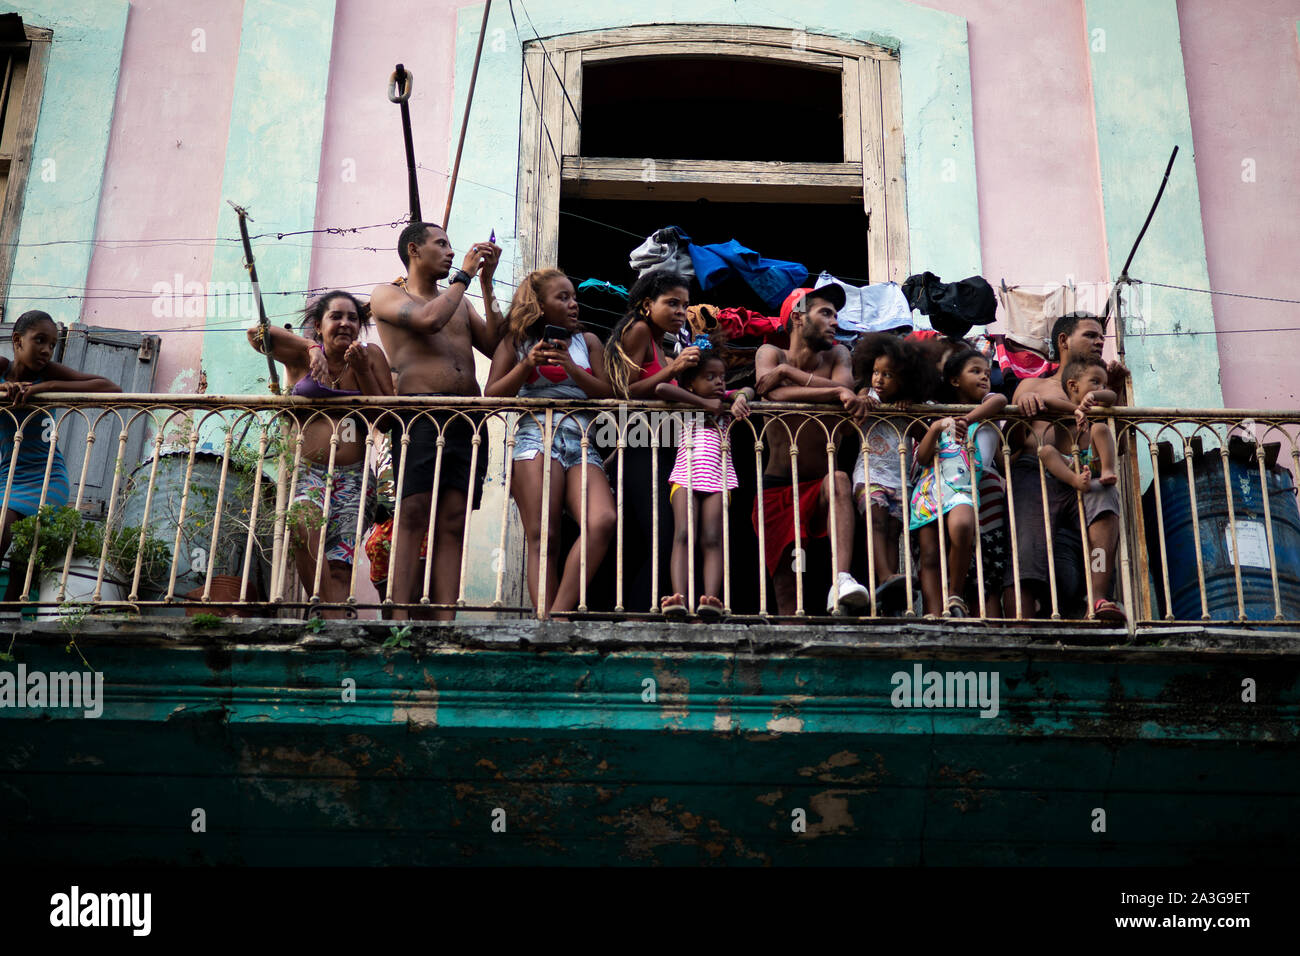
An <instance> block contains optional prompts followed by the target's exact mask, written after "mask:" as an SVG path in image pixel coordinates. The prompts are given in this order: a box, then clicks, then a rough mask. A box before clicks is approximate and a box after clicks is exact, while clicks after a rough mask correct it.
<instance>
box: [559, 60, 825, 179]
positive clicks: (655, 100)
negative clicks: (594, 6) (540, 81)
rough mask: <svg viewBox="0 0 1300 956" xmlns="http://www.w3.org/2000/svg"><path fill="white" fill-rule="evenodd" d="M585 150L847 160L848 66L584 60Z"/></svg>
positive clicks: (664, 155)
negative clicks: (844, 87) (843, 74)
mask: <svg viewBox="0 0 1300 956" xmlns="http://www.w3.org/2000/svg"><path fill="white" fill-rule="evenodd" d="M582 87H583V89H584V90H585V91H586V96H585V97H584V99H583V104H582V117H583V118H582V132H581V154H582V155H583V156H611V157H613V156H619V157H634V158H638V159H639V158H641V157H643V156H651V157H655V158H657V159H735V160H742V161H745V162H755V161H764V160H774V161H781V162H806V163H838V162H841V161H842V160H843V158H844V127H843V124H842V123H841V122H840V113H841V112H842V110H843V96H842V91H841V82H840V73H839V71H838V70H827V69H816V68H809V67H804V66H798V65H795V64H791V63H781V62H775V61H772V60H759V59H754V58H744V57H721V56H715V57H710V58H708V59H703V58H697V57H677V56H669V57H639V58H637V59H632V60H612V61H607V62H597V63H592V64H590V65H587V66H584V69H583V79H582Z"/></svg>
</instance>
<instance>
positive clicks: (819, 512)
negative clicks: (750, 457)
mask: <svg viewBox="0 0 1300 956" xmlns="http://www.w3.org/2000/svg"><path fill="white" fill-rule="evenodd" d="M768 480H769V479H768V478H767V476H764V481H763V483H764V488H763V522H764V524H765V525H766V527H765V528H764V529H763V532H764V540H763V543H764V555H763V556H764V558H765V559H766V561H767V570H768V573H769V574H773V575H775V574H776V569H777V566H778V565H779V564H780V563H781V555H783V554H784V553H785V549H786V548H788V547H790V546H791V545H792V544H794V488H793V486H791V485H775V486H773V487H767V482H768ZM825 480H826V479H825V478H824V477H823V478H813V479H812V480H811V481H801V482H799V539H800V541H801V542H803V541H807V540H808V539H809V538H824V537H826V536H827V535H829V534H830V526H829V524H828V522H827V520H826V519H827V512H828V511H829V510H830V509H828V508H824V507H822V505H821V502H820V498H821V493H822V483H823V482H824V481H825ZM753 518H754V533H755V534H757V533H758V499H757V498H755V499H754V514H753Z"/></svg>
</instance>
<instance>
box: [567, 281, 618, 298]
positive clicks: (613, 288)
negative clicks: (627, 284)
mask: <svg viewBox="0 0 1300 956" xmlns="http://www.w3.org/2000/svg"><path fill="white" fill-rule="evenodd" d="M593 290H599V291H601V292H609V293H611V294H613V295H616V296H618V297H619V298H620V299H622V300H623V301H624V302H626V301H627V294H628V293H627V289H625V288H623V287H622V286H621V285H615V284H614V283H612V282H606V281H605V280H604V279H583V280H582V281H581V282H579V283H578V291H579V292H585V291H593Z"/></svg>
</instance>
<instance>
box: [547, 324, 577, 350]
mask: <svg viewBox="0 0 1300 956" xmlns="http://www.w3.org/2000/svg"><path fill="white" fill-rule="evenodd" d="M571 338H573V333H572V332H570V331H569V330H568V329H566V328H563V327H562V326H559V325H548V326H547V327H546V331H544V332H543V333H542V340H543V341H546V342H556V343H558V344H560V345H564V344H565V343H567V342H568V341H569V340H570V339H571Z"/></svg>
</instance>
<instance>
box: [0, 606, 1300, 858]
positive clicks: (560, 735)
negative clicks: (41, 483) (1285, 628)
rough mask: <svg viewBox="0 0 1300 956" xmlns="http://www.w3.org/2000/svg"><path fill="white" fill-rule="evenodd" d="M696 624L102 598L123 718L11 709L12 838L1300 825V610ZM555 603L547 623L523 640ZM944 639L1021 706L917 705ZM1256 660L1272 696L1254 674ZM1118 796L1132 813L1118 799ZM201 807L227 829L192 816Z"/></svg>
mask: <svg viewBox="0 0 1300 956" xmlns="http://www.w3.org/2000/svg"><path fill="white" fill-rule="evenodd" d="M137 630H138V629H137ZM682 630H683V629H681V628H672V627H667V626H660V627H653V626H649V627H647V628H646V629H644V630H643V631H642V632H639V633H638V635H637V636H635V637H634V636H632V635H630V634H625V633H623V632H622V631H621V630H620V629H619V627H618V626H617V625H613V626H601V625H589V626H586V627H584V628H583V629H582V634H583V635H585V638H582V639H578V638H563V637H558V636H557V638H556V639H555V640H554V641H551V640H550V638H549V635H550V633H551V632H552V631H554V632H556V635H558V634H559V633H560V632H561V631H564V632H565V633H567V629H562V628H557V627H549V628H537V627H536V626H534V625H529V624H526V623H519V624H514V625H489V626H478V625H467V626H458V627H454V628H448V627H435V628H431V629H430V630H429V631H428V633H429V634H430V635H441V639H439V638H437V637H435V638H434V639H433V640H432V641H429V642H426V639H425V638H423V637H422V638H421V639H420V641H419V644H418V645H417V648H416V650H415V651H414V652H408V651H391V652H389V651H383V650H381V649H380V648H379V647H378V640H380V639H381V638H382V637H383V636H384V630H383V629H382V628H381V627H378V626H375V627H374V628H373V629H371V630H370V631H364V632H363V631H360V630H359V629H357V628H353V627H338V628H332V629H331V633H332V634H334V636H333V637H331V633H326V634H321V635H304V636H302V637H301V638H300V639H299V640H297V641H296V642H295V641H291V642H290V643H288V644H283V643H280V644H277V643H274V642H272V643H263V644H248V645H242V646H241V645H235V644H227V643H221V642H222V641H223V640H226V639H228V638H233V637H234V632H233V629H232V631H231V634H230V635H228V636H223V635H221V634H219V633H212V632H208V633H207V634H205V636H204V637H203V638H202V640H203V641H204V643H203V644H199V643H195V642H194V641H192V640H191V641H187V640H185V639H179V638H178V636H177V635H175V634H170V635H167V636H163V635H161V634H157V635H150V634H146V633H139V634H133V631H132V629H131V628H130V627H127V628H124V629H120V630H117V631H109V630H107V629H105V628H104V627H103V626H101V627H100V628H99V630H98V631H96V632H95V633H88V634H83V635H82V636H81V639H80V640H79V642H78V643H79V646H80V647H81V649H82V651H83V652H84V653H85V654H86V656H87V658H88V659H89V660H90V661H91V663H92V665H93V666H94V667H95V668H96V669H100V670H102V671H103V672H104V674H105V684H104V686H105V692H106V693H105V700H104V711H103V716H102V717H100V718H99V719H96V720H86V719H84V718H82V717H80V716H77V715H72V714H68V713H64V712H58V713H55V712H40V711H31V710H14V709H9V708H3V709H0V721H8V722H10V723H9V729H10V730H12V731H20V732H4V733H0V836H2V837H3V838H4V840H5V842H6V848H7V852H8V854H9V858H10V859H12V860H15V861H26V860H36V859H39V860H42V861H44V862H46V863H49V862H54V861H62V860H67V861H71V860H76V861H78V862H81V863H87V862H91V863H98V862H123V861H135V862H145V863H160V862H182V861H184V862H194V863H209V864H210V863H232V864H275V863H286V862H290V861H292V862H293V863H294V864H295V865H338V864H344V863H352V864H363V865H364V864H412V863H419V864H440V865H446V864H537V863H546V864H562V865H563V864H571V865H594V864H601V863H604V864H611V863H612V864H625V865H644V864H664V865H692V864H709V863H728V864H750V865H754V864H757V865H765V864H818V863H820V864H840V865H891V864H918V863H930V864H938V865H959V864H985V865H987V864H989V863H996V864H1003V865H1014V864H1036V865H1097V864H1105V863H1111V864H1115V865H1124V864H1133V863H1139V862H1140V863H1145V864H1153V863H1162V864H1166V865H1177V864H1185V863H1188V862H1192V861H1197V862H1202V863H1204V862H1211V861H1215V862H1223V863H1231V862H1237V863H1241V862H1245V861H1247V860H1248V861H1250V862H1251V863H1252V864H1259V863H1264V862H1274V863H1281V862H1283V861H1285V860H1289V859H1293V858H1294V855H1295V853H1296V852H1297V851H1300V844H1298V843H1297V835H1296V831H1295V828H1294V826H1292V825H1291V818H1292V816H1293V814H1292V810H1293V807H1294V804H1295V800H1296V799H1297V796H1300V760H1297V759H1296V757H1297V748H1300V725H1298V724H1297V720H1296V702H1297V700H1300V659H1298V657H1297V651H1296V649H1295V646H1294V635H1290V636H1285V635H1283V636H1278V635H1273V636H1271V637H1265V636H1261V635H1259V634H1257V633H1256V634H1253V635H1246V634H1244V633H1242V634H1239V636H1238V637H1235V638H1233V637H1223V638H1220V639H1218V640H1216V642H1215V643H1216V644H1219V645H1221V646H1220V647H1218V648H1215V649H1208V648H1198V647H1197V646H1195V645H1194V642H1190V641H1189V642H1186V644H1187V646H1172V645H1171V646H1167V647H1163V648H1141V647H1130V648H1113V649H1098V648H1091V649H1079V648H1074V649H1071V648H1052V647H1050V646H1047V647H1044V646H1038V647H1026V646H1024V645H1023V637H1022V636H1021V635H1016V634H1012V633H985V634H983V635H982V636H981V637H980V638H979V639H978V642H975V641H973V640H971V639H970V638H969V637H966V638H963V637H961V636H952V637H949V636H932V637H931V638H930V639H929V640H927V641H925V642H917V641H916V640H915V638H914V637H913V638H902V639H899V638H898V636H896V638H895V641H894V643H893V644H891V643H889V641H888V639H887V638H884V636H883V635H878V636H877V638H878V640H884V641H885V643H876V644H861V643H859V644H856V645H854V644H846V643H839V642H838V641H839V638H842V637H843V636H845V635H846V634H848V633H849V632H850V631H851V628H849V627H847V626H846V627H843V628H837V629H832V630H833V633H832V630H828V629H824V628H812V627H809V628H803V629H795V630H792V629H790V628H781V629H778V628H741V627H735V628H732V629H731V630H729V631H728V634H729V635H730V636H731V638H733V639H734V642H733V646H730V647H724V648H719V647H718V646H717V644H716V643H713V644H712V645H711V646H705V645H703V644H699V645H695V646H691V642H690V641H689V640H688V639H685V638H684V636H683V635H682V633H681V632H682ZM279 633H280V634H281V640H283V639H284V637H286V636H288V635H285V634H284V632H283V630H280V631H279ZM524 633H532V634H533V635H534V636H535V637H537V638H539V639H542V640H543V641H546V642H548V644H547V646H545V647H542V646H537V647H534V648H530V649H526V650H521V649H519V644H518V641H517V640H513V639H512V638H513V636H515V635H519V634H524ZM929 633H932V634H933V635H939V634H941V632H940V631H939V630H938V629H934V630H932V632H929ZM358 634H369V635H370V639H369V640H367V639H366V638H365V637H361V636H357V635H358ZM339 635H344V637H343V643H346V644H347V645H348V646H347V647H341V646H339V639H338V636H339ZM269 636H270V632H269V631H266V630H262V631H259V632H258V633H257V637H258V639H259V640H267V639H268V638H269ZM453 636H454V637H453ZM1064 636H1067V637H1068V635H1064ZM670 640H671V641H672V643H674V644H676V645H677V646H676V647H674V648H673V649H666V647H667V645H668V643H669V641H670ZM792 641H797V642H799V646H798V647H796V646H793V645H792ZM65 642H66V636H65V635H63V634H61V633H60V632H58V631H57V629H55V628H51V631H50V633H49V634H48V635H46V636H44V637H42V636H41V635H40V634H39V633H37V632H34V631H31V630H28V631H25V632H24V633H22V634H20V635H19V637H18V640H17V641H16V643H15V655H16V657H17V658H18V661H19V662H20V663H24V664H26V665H27V666H28V667H31V668H45V669H50V670H53V669H60V668H65V667H66V666H67V655H66V654H65V653H64V652H63V644H64V643H65ZM493 645H495V646H493ZM1227 647H1231V648H1232V649H1231V650H1225V648H1227ZM915 666H923V667H924V668H926V669H927V670H931V671H936V672H944V673H951V672H957V671H960V672H970V671H985V672H989V673H992V674H995V675H996V679H997V681H998V685H999V687H1000V688H1001V701H1002V709H1001V711H1000V713H999V716H998V718H997V719H985V718H982V717H980V716H979V714H978V712H976V711H975V710H972V709H970V708H967V709H960V708H955V707H946V708H943V707H940V708H934V707H926V708H920V709H915V708H899V707H895V706H894V705H893V703H892V702H891V689H892V687H893V680H892V675H894V674H895V673H897V672H906V671H910V670H911V669H912V668H913V667H915ZM15 667H16V665H15V664H3V665H0V669H9V670H12V669H14V668H15ZM1243 675H1247V676H1250V675H1253V676H1254V677H1256V678H1257V679H1258V680H1259V695H1258V703H1243V702H1242V701H1241V699H1240V691H1241V680H1242V677H1243ZM344 678H351V679H352V680H354V681H355V682H356V683H355V700H352V699H350V698H349V699H345V695H344V694H343V693H342V692H341V691H342V688H343V686H344V685H343V679H344ZM647 679H653V680H654V681H655V684H656V687H657V694H656V695H654V696H649V697H648V696H647V695H646V694H645V687H646V685H645V681H646V680H647ZM720 716H724V717H725V721H726V726H725V727H721V726H719V722H718V718H719V717H720ZM1098 806H1101V807H1104V808H1106V809H1107V812H1108V814H1109V815H1110V820H1111V822H1112V831H1113V832H1111V833H1109V834H1095V833H1093V832H1092V831H1091V828H1090V827H1089V823H1090V821H1091V816H1090V812H1091V809H1092V808H1093V807H1098ZM193 807H203V808H205V810H206V811H207V820H208V832H207V833H206V834H192V833H191V832H190V831H189V829H188V822H189V813H190V811H191V809H192V808H193ZM498 813H503V814H504V816H503V817H502V819H503V821H504V824H505V830H504V832H498V831H494V830H493V829H492V821H493V819H494V815H496V814H498ZM172 817H176V818H177V819H178V820H180V821H181V823H179V824H178V825H177V826H175V827H168V826H160V825H159V821H165V820H168V819H170V818H172ZM1135 832H1136V833H1140V834H1141V836H1140V838H1138V839H1135V838H1134V833H1135Z"/></svg>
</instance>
